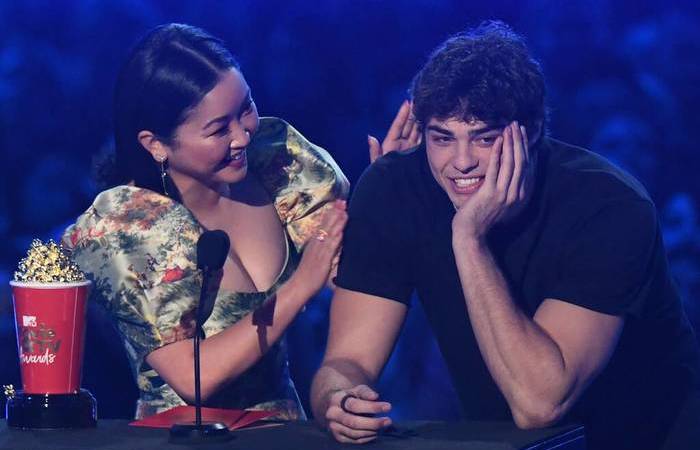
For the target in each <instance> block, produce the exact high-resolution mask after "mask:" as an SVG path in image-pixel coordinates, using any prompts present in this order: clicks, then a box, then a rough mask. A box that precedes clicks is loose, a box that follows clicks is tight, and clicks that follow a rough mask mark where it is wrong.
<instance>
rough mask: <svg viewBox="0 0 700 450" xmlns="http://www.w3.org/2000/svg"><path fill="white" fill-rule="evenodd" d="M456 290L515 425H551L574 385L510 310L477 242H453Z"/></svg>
mask: <svg viewBox="0 0 700 450" xmlns="http://www.w3.org/2000/svg"><path fill="white" fill-rule="evenodd" d="M454 249H455V258H456V262H457V268H458V271H459V276H460V281H461V284H462V290H463V293H464V297H465V300H466V304H467V309H468V312H469V318H470V321H471V324H472V328H473V330H474V333H475V336H476V338H477V342H478V344H479V349H480V350H481V353H482V355H483V357H484V360H485V361H486V364H487V366H488V368H489V371H490V372H491V375H492V376H493V378H494V380H495V381H496V384H497V385H498V386H499V388H500V390H501V391H502V392H503V394H504V396H505V397H506V399H507V401H508V404H509V406H510V408H511V411H512V412H513V416H514V419H515V420H516V423H518V425H522V426H526V427H530V426H536V425H542V424H546V423H547V422H550V421H552V420H555V419H556V418H557V417H558V416H559V415H560V412H561V409H562V402H564V401H565V399H567V397H568V396H569V395H570V393H571V392H570V391H571V389H572V387H573V385H574V380H571V379H570V378H571V377H570V375H569V374H568V373H567V371H566V365H565V361H564V358H563V355H562V353H561V351H560V349H559V347H558V346H557V344H556V343H555V342H554V340H552V338H550V336H549V335H548V334H547V333H546V332H545V331H544V330H543V329H542V328H541V327H540V326H539V325H538V324H537V323H536V322H535V321H534V320H532V319H531V318H529V317H527V316H526V315H525V314H524V313H523V312H522V311H521V310H520V308H519V307H518V306H517V305H516V304H515V302H514V300H513V298H512V296H511V294H510V292H509V289H508V285H507V282H506V280H505V279H504V278H503V275H502V273H501V271H500V269H499V268H498V266H497V264H496V262H495V260H494V259H493V256H492V255H491V252H490V250H489V249H488V248H487V247H486V245H485V244H484V243H482V242H477V241H471V240H466V241H461V242H454Z"/></svg>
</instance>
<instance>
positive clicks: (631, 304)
mask: <svg viewBox="0 0 700 450" xmlns="http://www.w3.org/2000/svg"><path fill="white" fill-rule="evenodd" d="M544 91H545V89H544V81H543V76H542V73H541V70H540V68H539V65H538V64H537V63H536V62H535V61H534V60H533V59H532V58H531V56H530V55H529V53H528V50H527V48H526V46H525V44H524V43H523V41H522V39H521V38H520V37H519V36H517V35H515V34H514V33H513V32H512V31H511V30H510V29H509V28H508V27H507V26H505V25H503V24H502V23H497V22H496V23H494V22H491V23H485V24H482V25H481V26H479V27H478V28H476V29H474V30H471V31H469V32H466V33H463V34H460V35H457V36H455V37H453V38H451V39H449V40H448V41H446V42H445V43H444V44H443V45H441V46H440V47H439V48H438V49H436V50H435V52H434V53H433V54H432V55H431V57H430V58H429V60H428V62H427V63H426V65H425V66H424V67H423V68H422V69H421V71H420V72H419V73H418V75H417V76H416V77H415V79H414V82H413V86H412V96H413V111H414V114H415V118H416V121H417V123H418V124H419V126H420V127H421V129H422V130H423V133H424V144H423V145H422V146H419V147H418V148H416V149H415V150H412V151H409V152H394V153H390V154H388V155H386V156H384V157H383V158H380V159H379V160H378V161H376V162H375V163H374V164H373V165H372V166H370V167H369V168H368V169H367V171H366V172H365V173H364V174H363V176H362V178H361V180H360V182H359V183H358V185H357V187H356V189H355V193H354V195H353V198H352V201H351V205H350V210H349V221H348V228H347V230H346V236H345V240H344V249H343V255H342V258H341V263H340V269H339V273H338V277H337V278H336V284H337V286H338V289H337V291H336V293H335V295H334V299H333V304H332V310H331V324H330V334H329V342H328V347H327V350H326V355H325V358H324V362H323V365H322V367H321V368H320V369H319V371H318V373H317V374H316V376H315V378H314V382H313V387H312V405H313V410H314V415H315V416H316V418H317V420H318V421H319V422H320V423H321V424H323V425H326V426H327V427H328V429H329V430H330V432H331V433H332V434H333V436H334V437H335V438H336V439H337V440H339V441H341V442H353V443H364V442H368V441H371V440H373V439H375V438H376V436H377V433H378V431H379V430H381V429H382V428H384V427H387V426H389V425H390V424H391V420H390V419H389V418H388V417H386V416H385V414H386V413H387V412H388V411H389V410H390V407H391V405H390V404H388V403H387V402H383V401H380V400H379V394H378V393H376V392H374V391H373V390H372V389H371V388H370V387H369V385H371V384H372V383H374V382H375V381H376V380H377V378H378V377H379V374H380V372H381V370H382V368H383V366H384V364H385V363H386V360H387V358H388V356H389V354H390V352H391V349H392V347H393V344H394V342H395V340H396V337H397V334H398V332H399V330H400V328H401V325H402V322H403V320H404V317H405V314H406V310H407V305H408V302H409V298H410V296H411V294H412V292H413V291H416V292H417V294H418V297H419V298H420V300H421V302H422V304H423V307H424V309H425V311H426V315H427V317H428V320H429V321H430V323H431V326H432V328H433V331H434V333H435V335H436V337H437V340H438V343H439V345H440V349H441V352H442V354H443V356H444V358H445V360H446V363H447V366H448V368H449V371H450V374H451V377H452V379H453V382H454V385H455V388H456V390H457V392H458V395H459V397H460V400H461V404H462V407H463V410H464V416H465V418H466V419H470V420H505V419H510V418H511V417H512V420H514V421H515V423H516V424H517V425H518V426H519V427H522V428H533V427H543V426H548V425H551V424H555V423H562V422H564V421H575V422H580V423H583V424H584V425H585V426H586V433H587V438H588V444H589V447H590V448H631V449H632V448H634V449H640V448H658V447H659V446H661V445H662V444H663V442H664V441H666V440H667V437H668V436H669V433H670V430H672V429H674V427H676V428H677V427H678V425H674V424H677V423H678V422H679V421H680V422H682V421H683V420H688V421H689V420H695V422H694V423H697V419H696V418H694V417H693V416H692V414H690V413H689V412H688V411H689V410H690V408H692V406H689V405H688V399H689V398H691V395H690V393H691V392H695V391H696V389H697V380H698V351H697V348H696V344H695V338H694V335H693V332H692V329H691V328H690V326H689V325H688V322H687V320H686V318H685V315H684V313H683V310H682V308H681V304H680V301H679V298H678V296H677V294H676V291H675V289H674V287H673V284H672V282H671V279H670V276H669V273H668V268H667V264H666V258H665V254H664V248H663V244H662V242H661V238H660V230H659V227H658V223H657V219H656V213H655V210H654V205H653V203H652V202H651V200H650V199H649V197H648V195H647V194H646V192H645V191H644V189H643V188H642V187H641V186H640V185H639V184H638V183H637V182H636V181H635V180H634V179H632V178H631V177H630V176H629V175H627V174H625V173H624V172H622V171H620V170H619V169H617V168H616V167H614V166H612V165H611V164H609V163H608V162H607V161H605V160H604V159H602V158H601V157H599V156H597V155H595V154H593V153H590V152H588V151H586V150H583V149H580V148H577V147H573V146H569V145H567V144H564V143H562V142H559V141H555V140H553V139H550V138H548V137H547V136H545V135H544V132H543V130H544V123H545V106H544ZM406 128H409V127H406ZM692 399H697V397H695V396H693V397H692ZM681 412H682V414H681ZM679 414H680V416H679ZM673 433H674V435H680V434H681V432H679V431H678V430H676V431H674V432H673ZM674 445H675V444H674Z"/></svg>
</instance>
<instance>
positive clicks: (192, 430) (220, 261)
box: [170, 230, 232, 443]
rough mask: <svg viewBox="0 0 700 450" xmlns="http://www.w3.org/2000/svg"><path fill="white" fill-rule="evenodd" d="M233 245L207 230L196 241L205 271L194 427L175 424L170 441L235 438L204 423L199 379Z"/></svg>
mask: <svg viewBox="0 0 700 450" xmlns="http://www.w3.org/2000/svg"><path fill="white" fill-rule="evenodd" d="M230 246H231V242H230V241H229V238H228V235H227V234H226V233H225V232H224V231H221V230H212V231H205V232H204V233H202V235H201V236H200V237H199V240H198V241H197V269H199V270H201V271H202V288H201V290H200V291H199V304H198V305H197V320H196V329H195V334H194V339H193V341H194V407H195V421H194V424H191V423H189V424H175V425H173V426H172V428H170V440H171V441H174V442H176V443H182V442H200V441H201V440H203V439H204V440H206V441H208V442H210V441H226V440H229V439H231V437H232V435H231V434H230V433H229V431H228V427H227V426H226V425H225V424H223V423H219V422H212V423H204V424H203V423H202V393H201V391H202V383H201V376H200V372H201V371H200V361H199V360H200V358H199V343H200V339H204V337H205V336H204V330H203V328H202V327H203V325H204V322H206V321H207V319H208V318H209V316H211V313H212V310H213V309H214V302H215V301H216V294H217V293H218V291H219V284H220V283H221V275H222V273H221V268H222V267H223V266H224V262H225V261H226V256H228V251H229V248H230Z"/></svg>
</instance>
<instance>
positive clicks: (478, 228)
mask: <svg viewBox="0 0 700 450" xmlns="http://www.w3.org/2000/svg"><path fill="white" fill-rule="evenodd" d="M534 168H535V164H534V161H533V158H532V156H531V155H530V150H529V148H528V142H527V133H526V132H525V127H523V126H519V125H518V123H517V122H512V123H511V124H509V125H508V126H506V127H505V128H504V129H503V135H502V136H500V137H499V138H498V139H496V142H495V143H494V145H493V148H492V153H491V159H490V160H489V166H488V168H487V170H486V176H485V179H484V184H483V185H482V186H481V188H480V189H479V190H478V191H477V192H476V193H475V194H474V196H473V197H472V198H471V199H469V200H468V201H467V202H466V203H465V204H464V205H463V206H462V207H461V208H459V210H458V211H457V214H455V217H454V219H453V220H452V238H453V241H461V240H465V239H472V240H473V239H476V240H478V241H481V240H482V239H483V238H484V237H485V236H486V233H487V232H488V231H489V230H490V229H491V227H492V226H493V225H494V224H495V223H497V222H500V221H502V220H505V219H507V218H510V217H512V216H514V215H515V214H517V213H518V212H519V211H520V210H521V209H522V208H523V207H524V206H525V204H526V203H527V200H528V199H529V196H530V194H531V191H532V185H533V181H534V180H533V178H534Z"/></svg>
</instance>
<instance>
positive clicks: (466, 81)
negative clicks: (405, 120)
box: [410, 21, 545, 129]
mask: <svg viewBox="0 0 700 450" xmlns="http://www.w3.org/2000/svg"><path fill="white" fill-rule="evenodd" d="M410 92H411V96H412V97H413V113H414V115H415V116H416V120H417V121H418V123H419V124H420V125H421V126H422V127H425V126H426V125H427V123H428V121H429V120H430V119H431V118H432V117H435V118H437V119H441V120H445V119H448V118H452V117H456V118H460V119H463V120H464V121H466V122H470V121H472V120H481V121H483V122H486V123H487V124H489V125H502V124H506V123H509V122H511V121H513V120H518V121H519V122H520V123H521V124H523V125H525V126H526V127H527V128H528V129H533V128H532V127H534V125H535V124H536V123H537V122H538V121H542V123H543V124H544V122H545V104H544V97H545V84H544V77H543V74H542V69H541V68H540V65H539V63H538V62H537V61H535V60H534V59H533V58H532V56H530V53H529V51H528V49H527V46H526V45H525V42H524V40H523V38H522V37H520V36H519V35H517V34H516V33H515V32H513V31H512V30H511V29H510V27H508V25H506V24H504V23H503V22H497V21H489V22H483V23H482V24H481V25H479V26H478V27H477V28H474V29H472V30H469V31H466V32H463V33H460V34H457V35H455V36H452V37H451V38H449V39H448V40H447V41H445V42H444V43H443V44H442V45H441V46H439V47H438V48H437V49H435V50H434V51H433V53H432V54H431V55H430V58H429V59H428V62H427V63H426V64H425V66H423V68H422V69H421V70H420V72H418V74H417V75H416V76H415V78H414V79H413V83H412V86H411V90H410Z"/></svg>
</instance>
